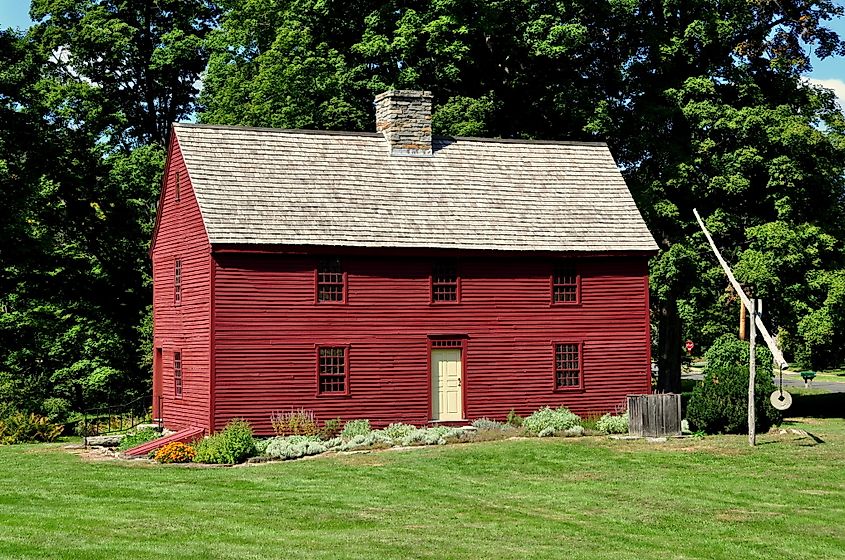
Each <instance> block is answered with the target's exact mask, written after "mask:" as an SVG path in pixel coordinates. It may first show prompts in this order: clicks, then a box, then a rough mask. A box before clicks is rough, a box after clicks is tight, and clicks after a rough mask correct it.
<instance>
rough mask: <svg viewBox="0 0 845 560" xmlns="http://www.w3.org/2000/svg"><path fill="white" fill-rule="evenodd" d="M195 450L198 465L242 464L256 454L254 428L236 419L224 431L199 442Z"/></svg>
mask: <svg viewBox="0 0 845 560" xmlns="http://www.w3.org/2000/svg"><path fill="white" fill-rule="evenodd" d="M195 449H196V456H195V457H194V462H196V463H213V464H222V465H229V464H234V463H241V462H243V461H245V460H246V459H248V458H250V457H252V456H254V455H255V453H256V449H255V439H254V438H253V436H252V426H250V425H249V423H248V422H246V421H244V420H240V419H234V420H232V421H231V422H229V423H228V424H227V425H226V427H225V428H223V431H221V432H219V433H217V434H214V435H211V436H208V437H206V438H204V439H201V440H200V441H198V442H197V443H196V445H195Z"/></svg>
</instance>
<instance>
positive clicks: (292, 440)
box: [263, 436, 329, 459]
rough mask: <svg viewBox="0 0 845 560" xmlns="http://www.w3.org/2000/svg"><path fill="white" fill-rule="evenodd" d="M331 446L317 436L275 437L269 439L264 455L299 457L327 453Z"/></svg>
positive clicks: (279, 457)
mask: <svg viewBox="0 0 845 560" xmlns="http://www.w3.org/2000/svg"><path fill="white" fill-rule="evenodd" d="M328 449H329V447H328V446H327V445H326V442H323V441H320V439H319V438H317V437H315V436H291V437H275V438H271V439H270V440H269V443H268V444H267V447H266V449H265V450H264V453H263V455H264V456H266V457H273V458H275V459H299V458H300V457H306V456H309V455H319V454H320V453H325V452H326V451H327V450H328Z"/></svg>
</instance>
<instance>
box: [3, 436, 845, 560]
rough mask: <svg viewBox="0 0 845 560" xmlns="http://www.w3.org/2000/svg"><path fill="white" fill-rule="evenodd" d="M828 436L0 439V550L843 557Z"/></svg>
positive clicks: (842, 506)
mask: <svg viewBox="0 0 845 560" xmlns="http://www.w3.org/2000/svg"><path fill="white" fill-rule="evenodd" d="M808 422H812V424H809V425H804V426H802V427H804V428H806V429H808V430H810V431H811V432H812V433H813V434H815V435H817V436H818V437H820V438H822V439H824V440H825V443H823V444H816V443H815V441H813V440H812V439H811V438H799V437H798V436H795V435H791V434H790V435H785V436H784V435H781V436H775V435H766V436H763V437H762V438H761V445H760V446H759V447H757V448H756V449H754V450H750V449H748V448H747V444H746V442H745V438H744V437H731V436H725V437H713V438H707V439H704V440H690V439H686V440H676V441H670V442H667V443H664V444H649V443H645V442H630V441H614V440H607V439H604V438H581V439H568V440H559V439H549V440H536V439H534V440H520V441H506V442H491V443H482V444H473V445H463V446H461V445H458V446H449V447H439V448H427V449H423V450H414V451H410V452H381V453H373V454H368V455H352V456H344V457H338V456H335V457H325V458H318V459H315V460H304V461H296V462H289V463H282V464H273V465H260V466H254V467H245V468H234V469H232V468H222V469H221V468H218V469H200V468H184V467H178V466H150V465H146V464H140V465H138V464H134V465H126V464H123V463H115V462H89V461H85V460H82V459H80V458H79V457H77V456H75V455H72V454H69V453H67V452H66V451H64V450H62V449H61V448H60V447H58V446H44V445H42V446H15V447H0V527H2V531H0V557H2V558H80V559H83V558H117V557H123V558H168V559H173V558H519V559H524V558H571V559H577V558H589V559H601V558H608V559H613V560H622V559H628V558H631V559H640V558H669V559H671V558H676V559H680V558H748V559H750V558H766V559H769V558H808V559H810V558H813V559H815V558H826V559H832V558H843V557H845V468H843V464H845V421H843V420H808Z"/></svg>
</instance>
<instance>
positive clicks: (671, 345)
mask: <svg viewBox="0 0 845 560" xmlns="http://www.w3.org/2000/svg"><path fill="white" fill-rule="evenodd" d="M657 352H658V354H657V367H658V368H659V372H658V374H657V390H658V391H659V392H661V393H680V392H681V317H680V316H679V315H678V304H677V302H676V301H675V300H674V298H672V299H668V300H666V301H663V302H662V303H661V304H660V325H659V330H658V334H657Z"/></svg>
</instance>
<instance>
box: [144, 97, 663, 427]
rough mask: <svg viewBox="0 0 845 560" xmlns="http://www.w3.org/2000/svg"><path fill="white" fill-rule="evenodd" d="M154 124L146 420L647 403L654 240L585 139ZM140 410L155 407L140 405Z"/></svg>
mask: <svg viewBox="0 0 845 560" xmlns="http://www.w3.org/2000/svg"><path fill="white" fill-rule="evenodd" d="M430 107H431V95H430V94H429V93H427V92H412V91H391V92H386V93H384V94H382V95H380V96H378V97H377V99H376V116H377V130H378V132H376V133H357V132H356V133H350V132H322V131H320V132H318V131H306V130H274V129H261V128H239V127H228V126H204V125H190V124H177V125H174V128H173V134H172V135H171V141H170V146H169V150H168V160H167V167H166V173H165V179H164V182H163V190H162V194H161V200H160V202H159V208H158V216H157V222H156V228H155V234H154V238H153V245H152V249H151V255H152V261H153V281H154V332H155V335H154V352H155V355H154V364H155V366H154V383H153V385H154V395H155V398H154V404H155V408H156V410H155V414H156V415H160V416H161V417H162V418H163V419H164V423H165V425H166V426H168V427H170V428H184V427H189V426H197V427H203V428H205V429H206V430H217V429H220V428H221V427H222V426H223V425H225V423H226V422H227V421H228V420H230V419H231V418H233V417H243V418H245V419H247V420H249V421H250V422H251V423H252V424H253V426H254V427H255V428H256V431H257V432H258V433H269V432H270V431H271V426H270V421H269V420H270V414H271V412H273V411H289V410H291V409H294V408H295V409H299V408H305V409H309V410H313V411H314V412H315V413H316V415H317V417H318V419H320V420H326V419H329V418H334V417H341V418H343V419H351V418H368V419H370V420H371V421H372V422H373V423H374V424H375V425H384V424H386V423H389V422H396V421H402V422H408V423H412V424H417V425H423V424H426V423H429V422H441V421H447V422H454V421H463V420H466V419H475V418H480V417H489V418H504V417H505V416H506V415H507V414H508V411H510V410H511V409H516V411H517V412H519V413H521V414H526V413H529V412H531V411H533V410H536V409H537V408H539V407H541V406H544V405H551V406H557V405H565V406H567V407H569V408H571V409H572V410H573V411H575V412H578V413H589V412H603V411H607V410H610V409H613V408H614V407H616V406H618V405H620V404H622V403H623V401H624V399H625V396H626V395H627V394H629V393H642V392H648V391H649V390H650V356H649V348H650V343H649V306H648V276H647V259H648V257H649V256H650V255H652V254H653V253H654V252H655V250H656V246H655V243H654V240H653V238H652V237H651V235H650V234H649V231H648V229H647V228H646V225H645V223H644V222H643V220H642V217H641V216H640V213H639V212H638V210H637V207H636V206H635V204H634V201H633V199H632V197H631V195H630V192H629V191H628V189H627V187H626V185H625V182H624V181H623V179H622V176H621V174H620V172H619V170H618V168H617V167H616V165H615V163H614V160H613V158H612V156H611V154H610V152H609V151H608V149H607V147H606V146H605V145H604V144H601V143H584V142H540V141H523V140H501V139H479V138H434V139H432V137H431V126H430V122H431V120H430V119H431V115H430ZM159 397H161V398H159Z"/></svg>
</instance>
